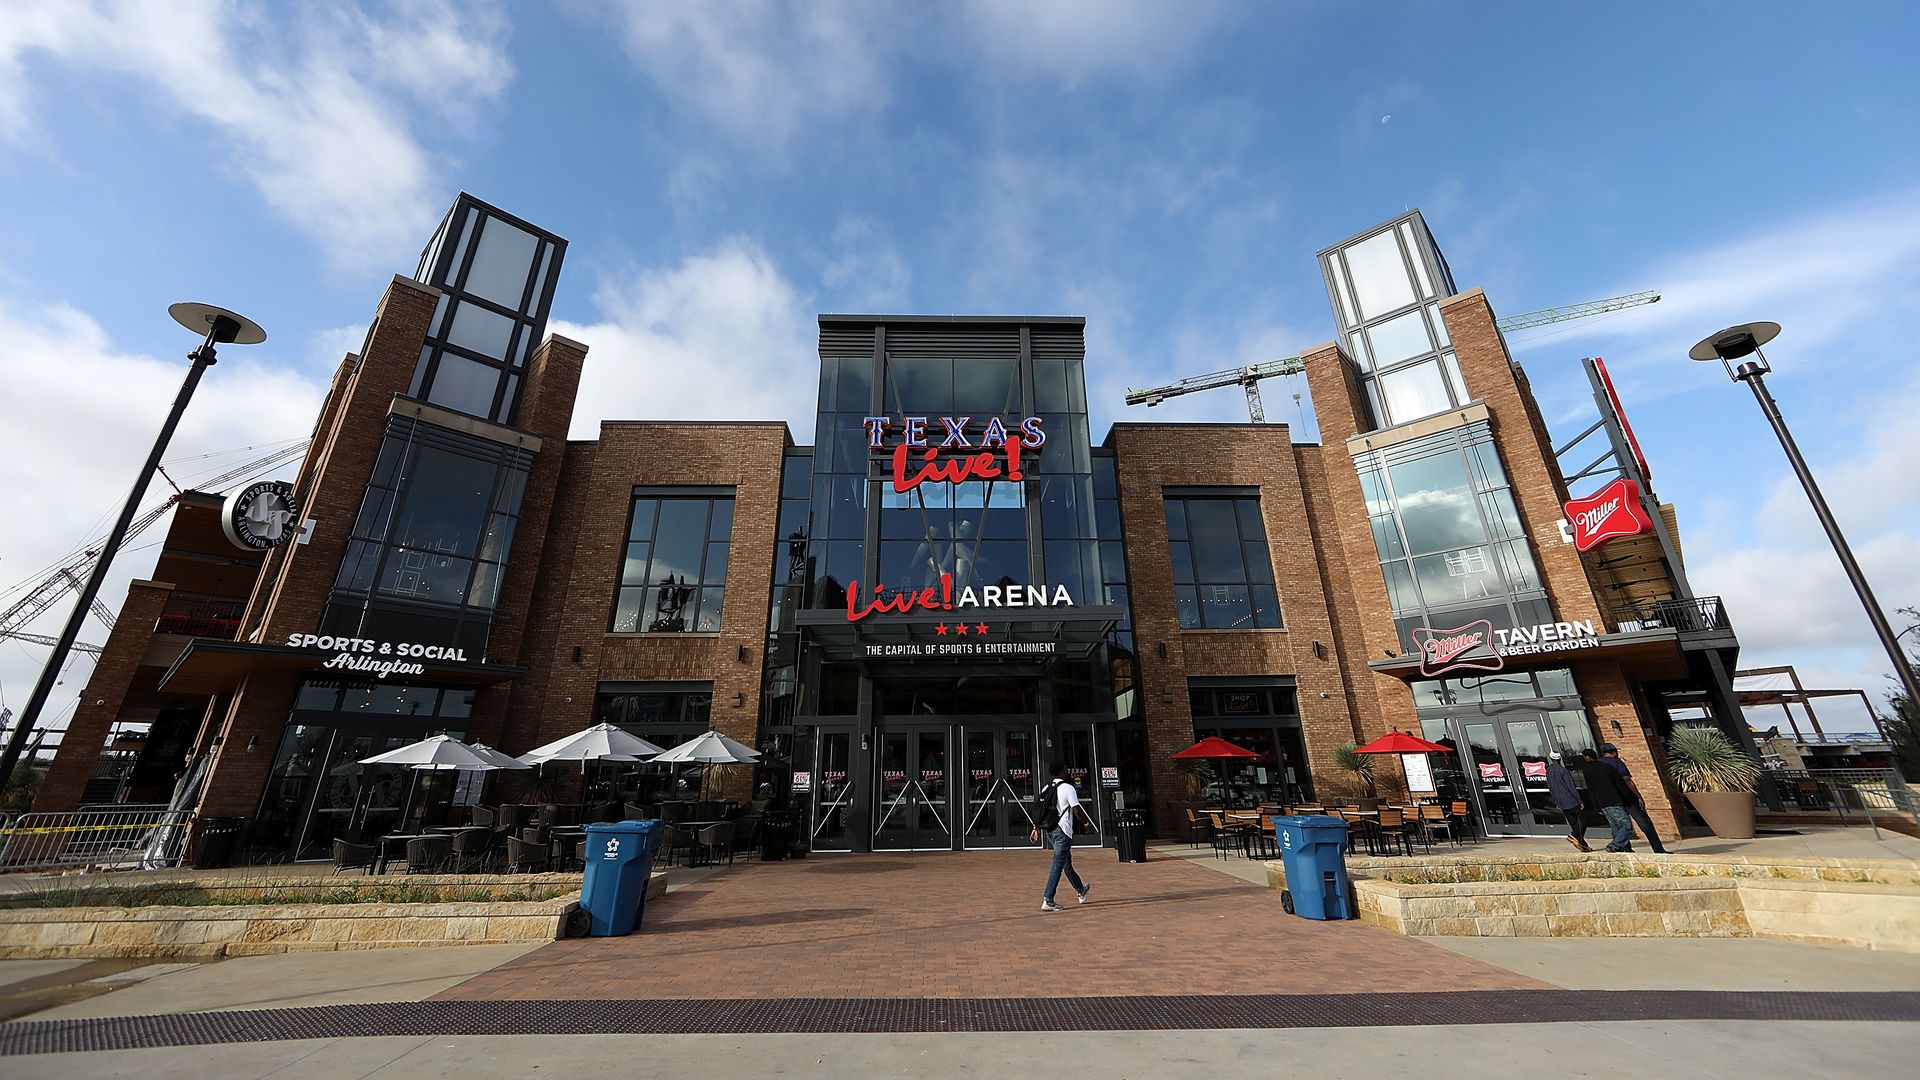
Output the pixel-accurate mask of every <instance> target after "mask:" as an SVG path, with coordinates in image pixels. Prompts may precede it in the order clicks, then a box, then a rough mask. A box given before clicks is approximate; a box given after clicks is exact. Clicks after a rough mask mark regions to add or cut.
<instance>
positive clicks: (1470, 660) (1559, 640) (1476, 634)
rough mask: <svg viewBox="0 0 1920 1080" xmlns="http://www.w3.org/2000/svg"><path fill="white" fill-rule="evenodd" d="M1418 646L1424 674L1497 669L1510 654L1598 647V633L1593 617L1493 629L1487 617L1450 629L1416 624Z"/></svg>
mask: <svg viewBox="0 0 1920 1080" xmlns="http://www.w3.org/2000/svg"><path fill="white" fill-rule="evenodd" d="M1411 633H1412V635H1413V642H1414V644H1415V645H1416V646H1418V647H1419V649H1420V674H1421V675H1422V676H1424V677H1426V678H1432V677H1434V676H1436V675H1441V674H1444V673H1445V672H1449V671H1499V670H1501V669H1502V668H1504V667H1506V663H1507V659H1506V658H1507V657H1509V656H1537V655H1541V654H1543V653H1560V652H1569V651H1571V650H1574V649H1597V648H1599V647H1600V633H1599V631H1598V630H1597V629H1595V627H1594V625H1593V622H1592V620H1590V619H1581V620H1579V621H1577V622H1550V623H1538V624H1535V625H1533V626H1516V627H1513V628H1511V629H1507V630H1495V629H1494V628H1493V623H1492V622H1491V621H1489V620H1487V619H1475V620H1474V621H1473V622H1470V623H1468V624H1466V625H1465V626H1456V627H1454V628H1453V629H1451V630H1435V629H1432V628H1431V627H1426V626H1416V627H1414V628H1413V629H1412V631H1411Z"/></svg>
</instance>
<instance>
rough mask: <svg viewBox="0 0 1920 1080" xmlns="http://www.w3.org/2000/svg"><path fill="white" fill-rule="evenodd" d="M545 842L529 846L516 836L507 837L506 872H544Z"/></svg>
mask: <svg viewBox="0 0 1920 1080" xmlns="http://www.w3.org/2000/svg"><path fill="white" fill-rule="evenodd" d="M547 856H548V851H547V842H546V841H545V840H544V839H543V840H541V841H540V842H539V843H537V844H530V843H528V842H527V841H525V840H523V839H521V838H520V837H518V836H509V837H507V871H508V872H509V873H515V874H517V873H519V872H520V871H522V870H528V871H531V870H544V869H546V867H547Z"/></svg>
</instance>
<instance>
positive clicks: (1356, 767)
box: [1333, 742, 1373, 798]
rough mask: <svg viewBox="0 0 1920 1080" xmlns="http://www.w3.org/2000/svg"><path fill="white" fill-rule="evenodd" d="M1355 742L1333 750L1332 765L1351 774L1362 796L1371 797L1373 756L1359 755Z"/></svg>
mask: <svg viewBox="0 0 1920 1080" xmlns="http://www.w3.org/2000/svg"><path fill="white" fill-rule="evenodd" d="M1359 749H1360V744H1359V743H1357V742H1343V743H1341V744H1340V745H1339V746H1336V747H1334V748H1333V763H1334V764H1335V765H1337V766H1339V767H1340V768H1342V769H1344V770H1346V771H1347V772H1350V773H1352V774H1353V779H1354V781H1355V783H1356V785H1357V786H1358V787H1359V788H1360V792H1361V794H1362V795H1365V796H1366V797H1367V798H1372V797H1373V755H1372V754H1359V753H1355V752H1354V751H1356V750H1359Z"/></svg>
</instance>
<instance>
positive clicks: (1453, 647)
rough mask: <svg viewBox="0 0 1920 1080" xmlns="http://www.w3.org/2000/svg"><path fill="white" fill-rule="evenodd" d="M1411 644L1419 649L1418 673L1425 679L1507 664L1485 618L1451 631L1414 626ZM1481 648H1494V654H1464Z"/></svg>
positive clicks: (1492, 668)
mask: <svg viewBox="0 0 1920 1080" xmlns="http://www.w3.org/2000/svg"><path fill="white" fill-rule="evenodd" d="M1413 643H1414V645H1415V646H1416V647H1418V648H1419V650H1420V674H1421V675H1423V676H1425V677H1427V678H1432V677H1433V676H1435V675H1438V674H1440V673H1441V672H1443V671H1453V670H1455V669H1457V668H1467V669H1470V670H1475V671H1499V670H1500V669H1501V668H1502V667H1503V666H1505V664H1506V661H1505V660H1503V659H1501V657H1500V652H1499V650H1498V649H1497V648H1495V645H1494V640H1493V623H1492V622H1491V621H1490V620H1487V619H1476V620H1474V621H1473V622H1470V623H1468V624H1467V625H1465V626H1456V627H1454V628H1453V629H1451V630H1433V629H1430V628H1428V627H1425V626H1416V627H1414V628H1413ZM1482 648H1484V649H1493V650H1494V652H1493V655H1491V656H1474V657H1467V654H1468V653H1470V652H1472V651H1474V650H1475V649H1482ZM1463 657H1466V658H1465V659H1463Z"/></svg>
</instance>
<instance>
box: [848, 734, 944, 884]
mask: <svg viewBox="0 0 1920 1080" xmlns="http://www.w3.org/2000/svg"><path fill="white" fill-rule="evenodd" d="M955 730H956V727H955V725H953V724H951V723H947V722H945V721H933V720H929V719H926V718H921V717H915V718H914V719H912V720H908V721H900V722H896V723H893V724H890V725H886V726H882V727H880V728H879V729H877V730H876V731H875V732H874V733H873V751H874V752H873V767H872V769H871V770H870V771H871V772H872V773H873V777H874V784H873V817H872V821H873V825H872V827H871V829H869V831H868V846H869V847H870V848H872V850H874V851H952V850H954V849H955V844H956V843H957V841H956V839H955V834H954V797H953V736H954V732H955ZM895 735H899V736H904V737H905V738H906V739H907V745H908V748H909V754H912V753H914V752H915V751H917V750H918V749H919V740H920V739H921V738H922V737H923V736H927V735H938V736H939V737H940V738H941V739H942V740H943V741H944V743H945V746H946V754H945V756H944V757H943V759H942V760H943V761H944V762H945V766H944V768H942V769H941V773H942V778H943V782H944V783H945V784H946V799H945V801H944V803H943V804H942V806H941V810H940V814H939V817H940V820H941V823H942V825H943V827H944V828H945V831H946V835H945V838H944V839H945V843H944V844H943V845H941V846H939V847H926V846H922V844H921V839H922V838H921V837H920V835H919V833H920V827H919V824H918V822H917V819H915V818H908V819H907V825H906V829H907V846H905V847H881V846H880V845H879V843H878V840H879V838H880V829H881V827H882V826H883V825H885V824H886V823H887V821H888V820H889V819H890V818H891V817H892V816H893V815H894V814H895V813H909V814H911V813H913V812H914V810H913V808H915V807H924V806H927V805H929V804H930V803H931V802H932V800H930V799H927V798H926V790H925V788H923V787H921V784H922V780H921V779H920V778H919V776H918V773H919V772H920V768H919V765H918V763H917V761H915V762H913V763H912V767H911V768H910V769H909V770H907V771H908V772H909V773H910V774H911V775H910V776H909V778H908V780H907V782H906V785H905V786H904V787H902V788H901V789H900V797H899V798H898V799H896V800H893V802H891V803H889V802H888V801H887V800H886V784H885V783H884V782H883V781H884V777H882V776H881V775H880V774H881V773H882V772H883V771H884V769H883V766H884V763H885V760H886V755H885V753H884V751H883V749H882V748H883V746H884V744H885V742H886V740H887V739H888V738H890V737H892V736H895ZM915 790H918V791H919V792H920V795H919V798H918V799H914V798H909V793H910V792H913V791H915Z"/></svg>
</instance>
